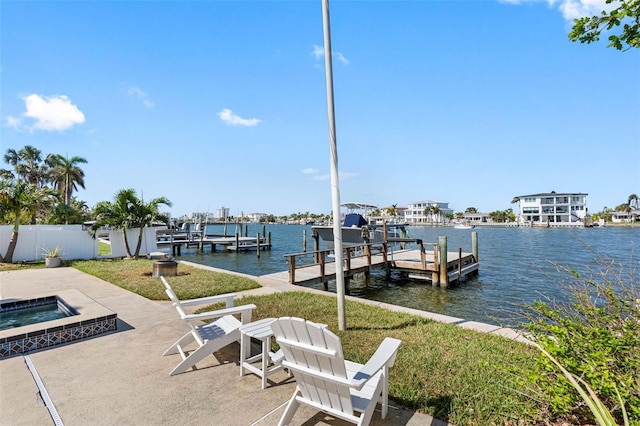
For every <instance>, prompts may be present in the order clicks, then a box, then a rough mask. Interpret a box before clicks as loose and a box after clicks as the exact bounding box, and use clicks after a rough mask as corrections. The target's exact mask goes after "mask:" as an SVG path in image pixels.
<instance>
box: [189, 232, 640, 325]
mask: <svg viewBox="0 0 640 426" xmlns="http://www.w3.org/2000/svg"><path fill="white" fill-rule="evenodd" d="M248 229H249V230H248V235H256V233H258V232H262V226H261V225H249V228H248ZM266 230H267V232H271V234H272V242H273V249H272V250H270V251H263V252H261V254H260V258H258V257H257V256H256V253H255V252H245V253H234V252H231V253H226V252H223V251H220V252H217V253H213V254H211V253H205V254H198V253H196V252H195V249H190V250H188V251H187V254H185V255H183V256H181V258H180V259H183V260H190V261H193V262H196V263H201V264H205V265H210V266H214V267H218V268H222V269H227V270H232V271H237V272H243V273H246V274H250V275H256V276H259V275H265V274H269V273H273V272H280V271H285V270H287V268H288V264H287V259H286V258H285V257H284V255H285V254H287V253H298V252H302V251H303V241H302V238H303V231H305V230H306V235H307V249H308V250H312V249H313V240H312V239H311V227H310V226H302V225H268V226H267V227H266ZM229 231H230V232H231V229H230V230H229ZM472 231H475V232H477V233H478V240H479V257H480V270H479V273H478V275H477V276H476V277H473V278H471V279H469V280H467V281H465V282H462V283H461V284H460V285H458V286H455V287H452V288H448V289H444V288H440V287H432V286H431V284H430V283H428V282H423V281H416V280H412V279H409V278H407V277H406V276H403V275H400V274H395V273H394V274H392V276H391V278H390V279H389V280H387V279H386V277H385V274H384V272H382V271H376V272H375V273H373V274H371V276H370V277H369V278H364V277H359V278H358V279H354V280H352V281H351V283H350V291H351V294H352V295H354V296H358V297H363V298H367V299H371V300H377V301H381V302H386V303H392V304H396V305H400V306H406V307H410V308H415V309H421V310H427V311H431V312H436V313H439V314H443V315H450V316H454V317H459V318H464V319H467V320H475V321H481V322H487V323H493V324H502V323H504V322H505V321H506V320H507V318H508V317H509V316H510V315H511V314H510V312H516V311H518V310H519V309H521V307H522V306H523V305H525V304H531V303H533V302H534V301H536V300H540V299H541V298H543V297H550V298H552V299H555V300H559V301H562V300H563V299H564V298H566V296H567V295H566V292H565V291H564V290H563V289H562V288H561V286H560V285H559V282H560V281H563V280H564V279H566V278H567V277H566V276H563V275H559V274H558V272H557V270H556V267H555V266H554V264H553V263H554V262H557V263H558V264H560V265H562V266H566V267H569V268H571V269H574V270H577V271H580V272H581V273H583V274H584V273H588V270H587V268H586V267H585V265H591V266H594V263H593V262H594V260H596V259H597V258H598V257H606V258H610V259H613V260H615V261H616V262H618V263H621V264H623V265H624V266H625V267H627V266H634V267H635V266H637V265H638V257H637V256H635V260H634V253H635V251H636V249H637V245H638V241H640V228H633V229H630V228H591V229H539V228H482V227H478V228H475V229H473V230H472ZM472 231H470V230H460V229H453V228H441V227H440V228H427V227H410V228H409V233H410V236H411V238H421V239H423V241H425V242H428V243H433V242H437V241H438V237H439V236H441V235H442V236H446V237H447V240H448V249H449V251H456V250H457V249H458V247H462V249H463V251H465V252H471V232H472ZM210 232H212V231H210ZM218 232H220V233H221V232H222V228H221V227H220V231H218ZM632 262H633V263H632ZM317 287H318V288H322V286H321V285H319V286H317ZM329 289H330V291H335V286H334V284H333V283H330V285H329Z"/></svg>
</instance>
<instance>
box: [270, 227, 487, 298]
mask: <svg viewBox="0 0 640 426" xmlns="http://www.w3.org/2000/svg"><path fill="white" fill-rule="evenodd" d="M472 238H473V241H472V243H473V244H472V245H473V250H474V252H473V253H463V252H462V249H458V251H457V252H448V251H447V244H446V237H440V241H439V242H438V243H437V244H426V243H423V242H422V241H420V240H406V241H403V242H404V243H407V242H414V243H416V244H417V245H418V248H417V249H401V250H396V251H389V250H388V249H387V248H388V243H382V244H363V245H362V246H357V247H355V248H354V247H349V248H346V249H345V250H344V260H345V265H344V276H345V278H346V279H350V278H352V277H353V276H354V275H356V274H361V273H364V274H369V273H371V272H372V271H373V270H375V269H385V270H386V272H387V274H388V273H390V272H391V271H392V270H395V271H402V272H406V273H408V274H409V275H410V277H412V278H417V279H423V280H426V281H430V282H431V284H432V285H434V286H437V285H440V286H443V287H446V286H448V285H449V284H451V283H454V282H456V281H459V280H460V279H462V278H463V277H466V276H468V275H470V274H473V273H477V271H478V268H479V263H478V254H477V234H475V233H473V235H472ZM427 248H429V249H427ZM330 253H331V251H330V250H314V251H312V252H303V253H293V254H287V255H285V256H286V257H288V259H289V270H288V271H284V272H277V273H275V274H269V275H268V277H270V278H273V279H277V280H281V281H285V280H286V281H287V282H288V283H290V284H297V285H313V284H319V283H322V284H324V285H325V288H326V286H327V283H328V281H331V280H335V278H336V267H335V262H334V261H333V260H329V261H327V259H330V258H329V254H330ZM356 253H359V254H356Z"/></svg>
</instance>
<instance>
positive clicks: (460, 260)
mask: <svg viewBox="0 0 640 426" xmlns="http://www.w3.org/2000/svg"><path fill="white" fill-rule="evenodd" d="M461 275H462V247H458V282H460V276H461Z"/></svg>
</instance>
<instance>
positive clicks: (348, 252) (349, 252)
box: [336, 248, 351, 276]
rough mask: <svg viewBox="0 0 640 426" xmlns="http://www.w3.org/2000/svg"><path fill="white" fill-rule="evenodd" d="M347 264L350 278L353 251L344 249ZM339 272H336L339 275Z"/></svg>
mask: <svg viewBox="0 0 640 426" xmlns="http://www.w3.org/2000/svg"><path fill="white" fill-rule="evenodd" d="M344 256H345V263H346V267H347V276H349V272H351V250H349V249H348V248H346V249H344ZM337 272H338V271H336V273H337Z"/></svg>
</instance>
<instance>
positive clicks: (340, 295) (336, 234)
mask: <svg viewBox="0 0 640 426" xmlns="http://www.w3.org/2000/svg"><path fill="white" fill-rule="evenodd" d="M322 23H323V30H324V68H325V74H326V83H327V115H328V118H329V151H330V154H331V205H332V211H333V242H334V245H333V251H334V253H335V255H336V257H335V259H336V296H337V299H338V329H340V330H341V331H343V330H345V329H346V328H347V316H346V312H345V309H344V305H345V297H344V294H345V292H344V288H345V285H344V262H343V260H342V252H343V250H342V228H341V226H342V224H341V223H340V179H339V176H338V147H337V144H336V125H335V110H334V107H333V65H332V63H331V28H330V24H329V0H322Z"/></svg>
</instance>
